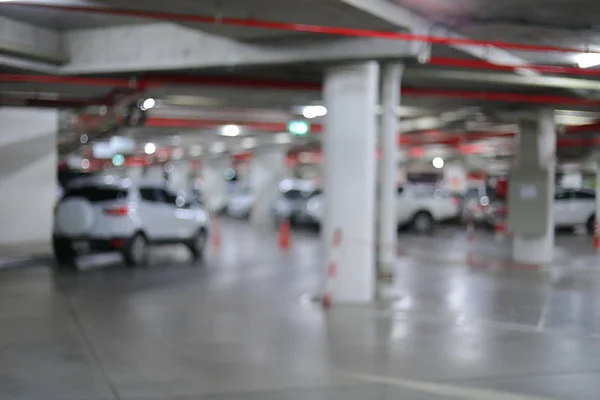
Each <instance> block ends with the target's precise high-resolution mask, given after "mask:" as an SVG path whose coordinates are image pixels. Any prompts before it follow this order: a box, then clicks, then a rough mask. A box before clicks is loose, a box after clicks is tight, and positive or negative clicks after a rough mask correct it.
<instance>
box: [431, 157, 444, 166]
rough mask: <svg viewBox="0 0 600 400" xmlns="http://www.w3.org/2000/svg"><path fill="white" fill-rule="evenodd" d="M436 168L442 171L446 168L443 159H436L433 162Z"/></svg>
mask: <svg viewBox="0 0 600 400" xmlns="http://www.w3.org/2000/svg"><path fill="white" fill-rule="evenodd" d="M431 163H432V164H433V166H434V168H437V169H440V168H443V167H444V159H443V158H442V157H435V158H434V159H433V161H431Z"/></svg>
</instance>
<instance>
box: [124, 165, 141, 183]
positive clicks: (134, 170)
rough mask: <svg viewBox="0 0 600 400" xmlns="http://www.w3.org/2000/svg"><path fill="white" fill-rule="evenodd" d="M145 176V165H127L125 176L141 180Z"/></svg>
mask: <svg viewBox="0 0 600 400" xmlns="http://www.w3.org/2000/svg"><path fill="white" fill-rule="evenodd" d="M143 176H144V167H127V168H126V169H125V177H126V178H129V179H133V180H139V179H141V178H142V177H143Z"/></svg>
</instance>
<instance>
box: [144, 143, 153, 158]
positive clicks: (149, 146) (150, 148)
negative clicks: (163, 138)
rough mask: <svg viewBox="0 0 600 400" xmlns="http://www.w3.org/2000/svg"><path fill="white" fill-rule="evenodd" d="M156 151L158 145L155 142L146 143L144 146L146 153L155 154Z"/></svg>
mask: <svg viewBox="0 0 600 400" xmlns="http://www.w3.org/2000/svg"><path fill="white" fill-rule="evenodd" d="M155 151H156V145H155V144H154V143H146V145H145V146H144V153H146V154H148V155H150V154H154V152H155Z"/></svg>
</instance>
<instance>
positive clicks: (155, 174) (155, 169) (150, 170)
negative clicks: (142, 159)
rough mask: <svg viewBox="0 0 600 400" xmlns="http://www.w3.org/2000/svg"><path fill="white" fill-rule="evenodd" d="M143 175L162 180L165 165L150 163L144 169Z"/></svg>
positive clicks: (154, 179) (153, 179) (157, 180)
mask: <svg viewBox="0 0 600 400" xmlns="http://www.w3.org/2000/svg"><path fill="white" fill-rule="evenodd" d="M144 177H145V178H146V179H148V180H151V181H156V182H160V181H163V180H164V179H165V167H164V166H163V165H162V164H157V165H150V166H149V167H147V168H146V170H145V171H144Z"/></svg>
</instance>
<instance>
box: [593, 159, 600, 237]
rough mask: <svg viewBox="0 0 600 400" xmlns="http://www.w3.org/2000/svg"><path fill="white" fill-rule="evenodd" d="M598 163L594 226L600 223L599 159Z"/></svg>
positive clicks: (595, 228) (595, 227)
mask: <svg viewBox="0 0 600 400" xmlns="http://www.w3.org/2000/svg"><path fill="white" fill-rule="evenodd" d="M596 159H597V160H598V161H596V187H595V190H596V221H595V222H594V223H595V224H598V223H599V222H600V221H599V220H598V218H599V216H600V157H597V158H596ZM597 229H598V227H597V226H594V234H596V233H597V231H596V230H597Z"/></svg>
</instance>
